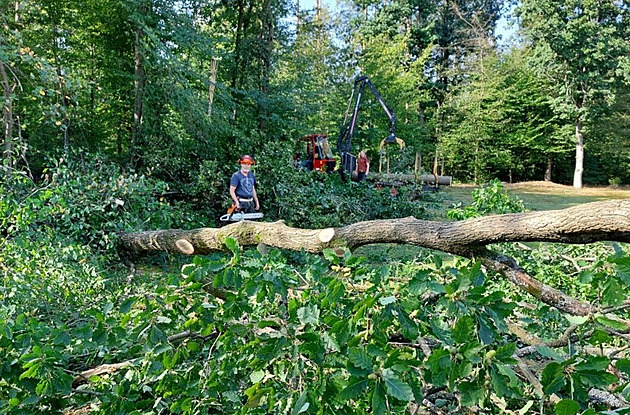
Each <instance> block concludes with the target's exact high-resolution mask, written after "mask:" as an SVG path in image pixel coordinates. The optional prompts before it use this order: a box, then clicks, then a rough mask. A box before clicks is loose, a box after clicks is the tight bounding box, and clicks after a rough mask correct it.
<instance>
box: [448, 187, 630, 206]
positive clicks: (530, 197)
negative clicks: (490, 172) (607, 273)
mask: <svg viewBox="0 0 630 415" xmlns="http://www.w3.org/2000/svg"><path fill="white" fill-rule="evenodd" d="M505 188H506V189H507V190H508V192H509V193H510V194H511V195H514V196H517V197H519V198H520V199H522V200H523V203H524V204H525V207H526V208H527V209H529V210H555V209H564V208H568V207H571V206H575V205H579V204H582V203H589V202H596V201H602V200H612V199H630V189H628V188H618V189H613V188H612V187H585V188H583V189H574V188H573V187H571V186H564V185H560V184H555V183H547V182H525V183H514V184H505ZM473 189H475V186H472V185H455V186H445V187H443V188H442V190H441V192H442V194H443V202H442V205H443V208H444V209H448V208H449V207H450V206H451V205H452V204H453V203H457V202H462V203H464V204H469V203H470V202H471V200H472V198H471V192H472V191H473Z"/></svg>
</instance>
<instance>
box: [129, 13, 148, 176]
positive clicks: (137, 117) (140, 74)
mask: <svg viewBox="0 0 630 415" xmlns="http://www.w3.org/2000/svg"><path fill="white" fill-rule="evenodd" d="M148 11H149V8H148V7H147V5H146V4H142V5H140V7H139V12H140V15H141V16H143V15H145V14H146V13H148ZM143 41H144V30H143V29H142V27H141V25H140V23H138V27H137V28H136V33H135V41H134V82H133V86H134V104H133V127H132V132H131V160H130V164H131V165H132V166H134V167H137V165H138V162H139V160H140V148H141V147H142V141H143V137H142V134H143V131H142V124H143V122H144V89H145V86H146V72H145V69H144V46H143V44H142V43H143Z"/></svg>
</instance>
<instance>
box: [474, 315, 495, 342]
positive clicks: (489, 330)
mask: <svg viewBox="0 0 630 415" xmlns="http://www.w3.org/2000/svg"><path fill="white" fill-rule="evenodd" d="M477 321H478V322H479V338H480V339H481V341H482V343H483V344H490V343H492V342H493V341H494V336H495V331H496V330H495V329H494V326H493V325H492V322H490V320H489V319H488V317H486V316H484V315H482V314H480V315H479V316H478V317H477Z"/></svg>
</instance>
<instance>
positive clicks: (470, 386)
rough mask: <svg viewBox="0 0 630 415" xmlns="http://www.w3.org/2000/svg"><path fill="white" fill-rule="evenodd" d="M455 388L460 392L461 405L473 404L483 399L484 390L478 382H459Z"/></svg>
mask: <svg viewBox="0 0 630 415" xmlns="http://www.w3.org/2000/svg"><path fill="white" fill-rule="evenodd" d="M457 389H459V391H460V392H461V394H462V405H463V406H475V405H479V403H480V402H481V401H482V400H483V395H484V390H483V388H482V387H481V385H479V383H478V382H460V383H459V384H458V385H457Z"/></svg>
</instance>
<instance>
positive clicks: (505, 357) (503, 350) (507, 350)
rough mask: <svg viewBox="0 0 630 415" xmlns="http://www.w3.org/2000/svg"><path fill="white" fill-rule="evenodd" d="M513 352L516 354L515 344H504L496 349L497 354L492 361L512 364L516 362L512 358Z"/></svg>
mask: <svg viewBox="0 0 630 415" xmlns="http://www.w3.org/2000/svg"><path fill="white" fill-rule="evenodd" d="M514 352H516V343H506V344H504V345H503V346H501V347H499V348H498V349H497V354H496V355H495V356H494V360H497V361H500V362H502V363H511V364H514V363H516V360H515V359H514V357H512V356H513V355H514Z"/></svg>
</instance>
